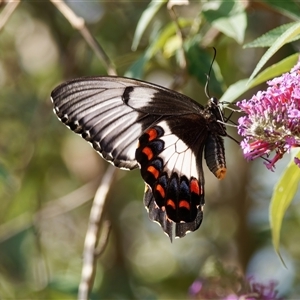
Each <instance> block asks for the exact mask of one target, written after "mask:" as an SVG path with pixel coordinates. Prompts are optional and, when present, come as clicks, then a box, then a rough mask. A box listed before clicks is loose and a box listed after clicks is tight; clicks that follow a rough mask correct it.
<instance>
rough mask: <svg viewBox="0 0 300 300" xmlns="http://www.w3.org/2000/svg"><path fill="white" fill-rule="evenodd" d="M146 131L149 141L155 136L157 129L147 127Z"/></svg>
mask: <svg viewBox="0 0 300 300" xmlns="http://www.w3.org/2000/svg"><path fill="white" fill-rule="evenodd" d="M146 133H147V134H148V135H149V142H150V141H153V140H154V139H156V137H157V131H156V130H155V129H154V128H150V129H148V130H147V131H146Z"/></svg>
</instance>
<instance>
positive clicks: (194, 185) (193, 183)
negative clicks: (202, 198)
mask: <svg viewBox="0 0 300 300" xmlns="http://www.w3.org/2000/svg"><path fill="white" fill-rule="evenodd" d="M190 191H191V192H192V193H195V194H197V195H200V187H199V183H198V180H197V179H192V180H191V182H190ZM201 194H202V191H201Z"/></svg>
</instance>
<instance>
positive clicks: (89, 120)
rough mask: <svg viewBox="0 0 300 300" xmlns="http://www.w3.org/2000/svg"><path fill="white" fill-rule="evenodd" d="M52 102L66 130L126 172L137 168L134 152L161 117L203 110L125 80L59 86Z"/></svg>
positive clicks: (80, 81) (150, 86)
mask: <svg viewBox="0 0 300 300" xmlns="http://www.w3.org/2000/svg"><path fill="white" fill-rule="evenodd" d="M51 99H52V101H53V104H54V112H55V113H56V114H57V116H58V118H59V119H60V120H61V121H62V122H63V123H65V125H67V126H68V127H69V128H70V129H71V130H73V131H75V132H76V133H78V134H80V135H81V136H82V137H83V138H84V139H86V140H87V141H88V142H90V143H91V144H92V145H93V147H94V148H95V150H96V151H98V152H99V153H100V154H101V155H102V156H103V157H104V158H105V159H106V160H108V161H110V162H112V163H113V164H114V165H115V166H117V167H120V168H125V169H134V168H136V167H138V163H137V161H136V159H135V150H136V148H137V143H138V139H139V137H140V136H141V134H142V133H143V132H144V130H145V129H147V128H148V127H151V126H152V125H153V124H155V123H157V122H158V121H159V120H161V119H162V118H165V117H168V116H176V115H179V114H188V113H191V112H192V111H199V110H201V109H202V107H201V106H200V105H198V104H197V103H196V102H194V101H193V100H191V99H190V98H188V97H186V96H184V95H182V94H179V93H177V92H174V91H171V90H168V89H165V88H162V87H159V86H156V85H153V84H149V83H146V82H143V81H138V80H133V79H128V78H123V77H86V78H80V79H75V80H72V81H69V82H66V83H63V84H61V85H60V86H58V87H57V88H56V89H55V90H54V91H53V92H52V93H51ZM187 103H188V104H189V105H187Z"/></svg>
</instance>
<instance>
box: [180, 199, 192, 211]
mask: <svg viewBox="0 0 300 300" xmlns="http://www.w3.org/2000/svg"><path fill="white" fill-rule="evenodd" d="M179 207H180V208H182V207H183V208H186V209H187V210H190V209H191V206H190V204H189V203H188V202H187V201H186V200H180V202H179Z"/></svg>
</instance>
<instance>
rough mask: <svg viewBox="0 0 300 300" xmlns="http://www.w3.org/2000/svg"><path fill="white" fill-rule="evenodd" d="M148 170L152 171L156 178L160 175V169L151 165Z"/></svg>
mask: <svg viewBox="0 0 300 300" xmlns="http://www.w3.org/2000/svg"><path fill="white" fill-rule="evenodd" d="M147 171H148V172H149V173H151V174H152V175H153V176H154V178H155V179H157V178H158V176H159V171H158V170H157V169H156V168H155V167H153V166H149V167H148V168H147Z"/></svg>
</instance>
